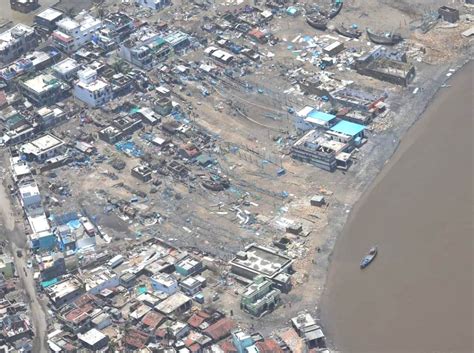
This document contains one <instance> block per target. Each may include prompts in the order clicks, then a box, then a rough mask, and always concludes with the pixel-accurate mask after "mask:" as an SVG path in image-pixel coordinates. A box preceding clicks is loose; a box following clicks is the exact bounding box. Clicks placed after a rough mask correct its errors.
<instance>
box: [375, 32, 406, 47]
mask: <svg viewBox="0 0 474 353" xmlns="http://www.w3.org/2000/svg"><path fill="white" fill-rule="evenodd" d="M367 37H369V39H370V40H371V41H372V42H374V43H375V44H383V45H395V44H397V43H400V42H401V41H402V40H403V38H402V36H401V35H400V34H398V33H393V32H389V33H375V32H372V31H371V30H370V29H368V28H367Z"/></svg>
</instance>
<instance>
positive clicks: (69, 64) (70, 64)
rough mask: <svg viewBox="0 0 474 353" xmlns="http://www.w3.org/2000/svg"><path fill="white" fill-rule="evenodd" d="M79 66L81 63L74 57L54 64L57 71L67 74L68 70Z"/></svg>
mask: <svg viewBox="0 0 474 353" xmlns="http://www.w3.org/2000/svg"><path fill="white" fill-rule="evenodd" d="M78 67H79V63H78V62H77V61H76V60H74V59H72V58H66V59H64V60H62V61H60V62H58V63H57V64H56V65H53V70H54V71H56V72H57V73H59V74H63V75H64V74H67V73H68V72H71V71H73V70H75V69H77V68H78Z"/></svg>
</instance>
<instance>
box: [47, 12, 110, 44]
mask: <svg viewBox="0 0 474 353" xmlns="http://www.w3.org/2000/svg"><path fill="white" fill-rule="evenodd" d="M56 25H57V26H58V29H57V30H55V31H54V32H53V43H54V44H55V45H56V46H57V47H58V48H59V49H61V50H62V51H64V52H66V53H73V52H75V51H76V50H78V49H79V48H81V47H83V46H84V45H85V44H87V43H88V42H90V41H91V40H92V37H93V36H94V35H95V34H96V33H97V32H98V31H99V29H100V28H102V21H101V20H99V19H97V18H95V17H93V16H91V15H89V14H87V13H86V12H85V11H83V12H81V13H80V14H79V15H77V16H76V17H75V18H74V19H71V18H69V17H66V18H63V19H62V20H60V21H58V22H57V23H56Z"/></svg>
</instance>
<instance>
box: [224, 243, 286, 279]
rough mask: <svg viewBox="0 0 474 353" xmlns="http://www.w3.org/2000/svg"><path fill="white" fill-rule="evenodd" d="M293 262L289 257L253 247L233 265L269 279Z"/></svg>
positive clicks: (237, 257) (232, 263)
mask: <svg viewBox="0 0 474 353" xmlns="http://www.w3.org/2000/svg"><path fill="white" fill-rule="evenodd" d="M291 262H292V260H291V259H290V258H289V257H286V256H283V255H280V254H278V253H276V252H274V251H272V250H270V249H267V248H264V247H261V246H257V245H251V246H249V247H248V248H247V250H246V251H245V252H242V254H241V255H238V256H236V257H235V258H234V259H233V260H232V261H231V265H237V266H240V267H243V268H246V269H249V270H251V271H254V272H256V273H261V274H263V275H265V276H267V277H272V276H274V275H276V274H277V273H278V272H279V271H280V270H281V269H282V268H284V267H285V266H287V265H289V264H290V263H291Z"/></svg>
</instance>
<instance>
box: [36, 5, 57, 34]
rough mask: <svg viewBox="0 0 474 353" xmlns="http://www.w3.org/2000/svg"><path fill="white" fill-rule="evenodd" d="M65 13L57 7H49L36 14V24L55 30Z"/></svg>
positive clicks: (49, 30) (48, 29) (47, 29)
mask: <svg viewBox="0 0 474 353" xmlns="http://www.w3.org/2000/svg"><path fill="white" fill-rule="evenodd" d="M63 16H64V14H63V13H62V12H61V11H59V10H56V9H53V8H48V9H46V10H44V11H42V12H40V13H39V14H37V15H36V16H35V20H34V22H35V25H37V26H38V27H40V28H42V29H44V30H46V31H48V32H51V31H54V30H55V29H56V28H58V26H57V25H56V22H58V21H59V20H61V19H62V18H63Z"/></svg>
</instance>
